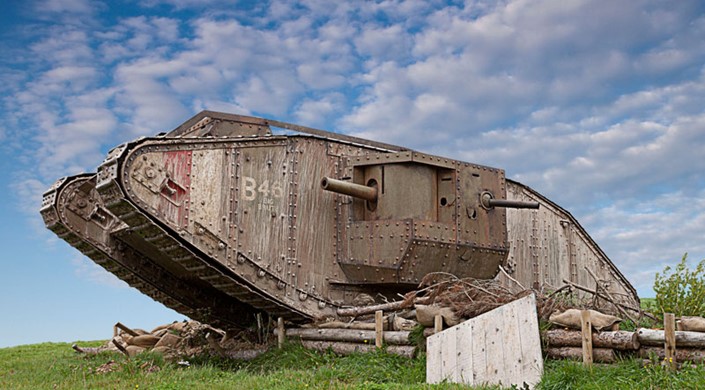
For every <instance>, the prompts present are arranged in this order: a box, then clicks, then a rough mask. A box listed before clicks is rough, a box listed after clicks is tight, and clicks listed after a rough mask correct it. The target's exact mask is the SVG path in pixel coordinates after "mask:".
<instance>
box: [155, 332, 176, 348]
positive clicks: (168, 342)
mask: <svg viewBox="0 0 705 390" xmlns="http://www.w3.org/2000/svg"><path fill="white" fill-rule="evenodd" d="M179 342H181V337H179V336H177V335H175V334H171V333H167V334H165V335H164V336H162V338H161V339H160V340H159V342H157V343H156V344H155V345H154V348H158V347H169V348H176V346H177V345H178V344H179Z"/></svg>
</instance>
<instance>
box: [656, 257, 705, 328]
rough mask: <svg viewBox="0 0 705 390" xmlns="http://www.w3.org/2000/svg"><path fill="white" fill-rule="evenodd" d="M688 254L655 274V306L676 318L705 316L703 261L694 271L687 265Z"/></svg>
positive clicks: (704, 272)
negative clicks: (673, 264)
mask: <svg viewBox="0 0 705 390" xmlns="http://www.w3.org/2000/svg"><path fill="white" fill-rule="evenodd" d="M687 258H688V254H687V253H686V254H684V255H683V258H682V259H681V261H680V263H678V264H677V265H676V266H675V268H673V269H671V267H670V266H666V268H664V269H663V272H662V273H658V272H657V273H656V277H655V279H654V291H655V292H656V306H657V308H658V310H659V311H660V313H658V315H660V316H663V313H673V314H675V315H676V316H704V315H705V260H701V261H700V263H699V264H698V265H697V266H696V267H695V269H694V270H692V271H691V270H689V269H688V265H687Z"/></svg>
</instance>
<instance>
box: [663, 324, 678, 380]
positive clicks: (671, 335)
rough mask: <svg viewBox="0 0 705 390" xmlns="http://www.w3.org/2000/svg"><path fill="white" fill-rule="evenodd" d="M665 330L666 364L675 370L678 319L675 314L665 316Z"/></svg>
mask: <svg viewBox="0 0 705 390" xmlns="http://www.w3.org/2000/svg"><path fill="white" fill-rule="evenodd" d="M663 330H664V334H665V339H666V342H665V343H664V348H665V355H666V359H665V361H666V364H667V365H668V366H669V367H670V368H671V370H675V369H676V366H677V362H676V317H675V315H674V314H673V313H664V314H663Z"/></svg>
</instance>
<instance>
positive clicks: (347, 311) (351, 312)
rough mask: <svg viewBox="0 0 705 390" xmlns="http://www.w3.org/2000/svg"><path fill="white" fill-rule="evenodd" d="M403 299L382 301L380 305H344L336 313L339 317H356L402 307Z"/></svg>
mask: <svg viewBox="0 0 705 390" xmlns="http://www.w3.org/2000/svg"><path fill="white" fill-rule="evenodd" d="M403 303H404V301H395V302H389V303H383V304H380V305H372V306H360V307H346V308H341V309H338V311H337V313H338V315H339V316H341V317H357V316H360V315H363V314H372V313H374V312H376V311H377V310H382V311H394V310H399V309H401V308H402V307H401V306H402V304H403Z"/></svg>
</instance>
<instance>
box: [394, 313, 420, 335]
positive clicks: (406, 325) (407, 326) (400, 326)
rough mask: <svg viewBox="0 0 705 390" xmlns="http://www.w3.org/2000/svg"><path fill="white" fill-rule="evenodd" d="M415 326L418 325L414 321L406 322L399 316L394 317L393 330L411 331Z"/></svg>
mask: <svg viewBox="0 0 705 390" xmlns="http://www.w3.org/2000/svg"><path fill="white" fill-rule="evenodd" d="M416 325H418V322H416V321H414V320H407V319H404V318H401V317H399V316H394V324H393V328H394V330H404V331H411V330H413V329H414V327H415V326H416Z"/></svg>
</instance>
